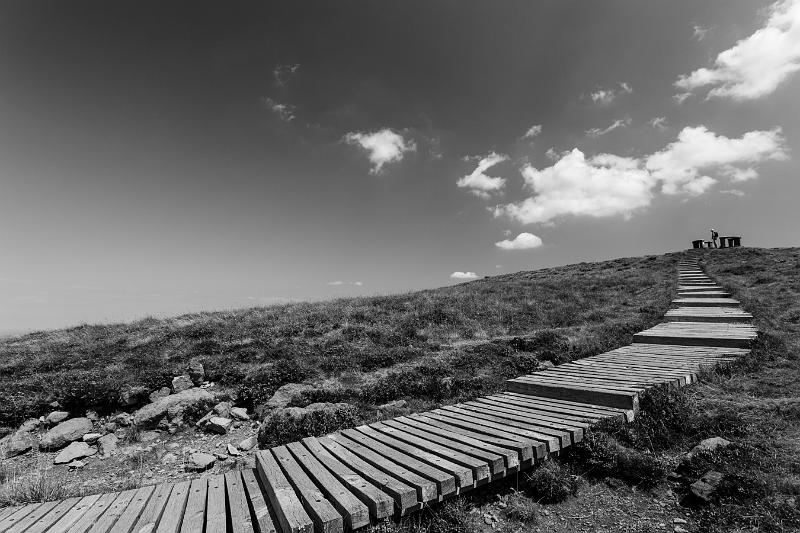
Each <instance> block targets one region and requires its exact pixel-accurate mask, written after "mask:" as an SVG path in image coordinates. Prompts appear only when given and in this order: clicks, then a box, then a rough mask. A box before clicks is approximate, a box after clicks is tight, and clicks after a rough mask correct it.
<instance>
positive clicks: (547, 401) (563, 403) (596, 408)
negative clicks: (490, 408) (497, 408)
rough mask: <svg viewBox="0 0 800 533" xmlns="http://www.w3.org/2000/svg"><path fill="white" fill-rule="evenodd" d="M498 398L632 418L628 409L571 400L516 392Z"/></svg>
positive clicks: (500, 394) (506, 393) (503, 394)
mask: <svg viewBox="0 0 800 533" xmlns="http://www.w3.org/2000/svg"><path fill="white" fill-rule="evenodd" d="M498 396H502V397H505V398H512V399H515V400H516V401H521V402H525V403H537V404H540V405H543V406H558V407H569V408H574V409H580V410H581V411H588V412H592V413H596V414H598V415H603V416H606V415H607V416H609V417H614V416H622V417H624V418H625V419H626V420H628V421H629V422H630V421H631V420H632V418H628V415H631V414H632V413H633V411H631V410H628V409H619V408H616V407H608V406H605V405H595V404H588V403H582V402H575V401H571V400H564V399H561V398H540V397H536V396H530V395H528V394H520V393H517V392H510V391H506V392H501V393H498Z"/></svg>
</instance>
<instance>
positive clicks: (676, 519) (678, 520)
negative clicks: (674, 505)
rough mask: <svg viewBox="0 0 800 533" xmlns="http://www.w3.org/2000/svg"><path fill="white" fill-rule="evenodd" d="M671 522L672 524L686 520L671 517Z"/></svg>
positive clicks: (683, 522)
mask: <svg viewBox="0 0 800 533" xmlns="http://www.w3.org/2000/svg"><path fill="white" fill-rule="evenodd" d="M672 523H673V524H685V523H686V520H684V519H683V518H673V519H672Z"/></svg>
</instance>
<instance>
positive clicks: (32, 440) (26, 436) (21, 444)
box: [0, 430, 37, 459]
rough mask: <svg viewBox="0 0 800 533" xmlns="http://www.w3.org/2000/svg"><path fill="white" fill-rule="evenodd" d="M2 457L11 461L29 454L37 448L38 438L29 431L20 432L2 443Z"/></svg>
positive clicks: (0, 447) (0, 448)
mask: <svg viewBox="0 0 800 533" xmlns="http://www.w3.org/2000/svg"><path fill="white" fill-rule="evenodd" d="M0 443H2V446H0V452H2V453H1V454H0V456H2V457H5V458H6V459H10V458H12V457H16V456H18V455H23V454H26V453H28V452H29V451H31V450H32V449H33V447H34V446H36V444H37V441H36V437H35V436H33V435H31V433H30V432H29V431H22V430H18V431H17V432H16V433H12V434H11V435H9V436H8V437H5V438H4V439H2V441H0Z"/></svg>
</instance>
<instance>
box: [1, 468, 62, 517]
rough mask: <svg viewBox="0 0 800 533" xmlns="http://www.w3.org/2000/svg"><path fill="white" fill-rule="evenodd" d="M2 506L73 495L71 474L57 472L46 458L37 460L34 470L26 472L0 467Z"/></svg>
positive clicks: (58, 498)
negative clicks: (1, 472)
mask: <svg viewBox="0 0 800 533" xmlns="http://www.w3.org/2000/svg"><path fill="white" fill-rule="evenodd" d="M0 471H3V472H4V473H3V474H0V507H7V506H11V505H25V504H28V503H37V502H45V501H52V500H60V499H64V498H68V497H70V496H73V494H72V492H71V491H70V489H69V488H68V487H69V474H67V473H66V472H64V471H60V472H57V471H56V470H55V469H53V468H52V466H49V465H47V464H46V463H45V461H44V460H40V461H38V462H37V465H36V468H35V469H34V470H26V471H25V472H20V471H17V470H16V469H11V468H10V467H8V466H2V467H0Z"/></svg>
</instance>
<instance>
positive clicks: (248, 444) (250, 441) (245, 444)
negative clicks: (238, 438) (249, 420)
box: [236, 437, 258, 452]
mask: <svg viewBox="0 0 800 533" xmlns="http://www.w3.org/2000/svg"><path fill="white" fill-rule="evenodd" d="M256 444H258V439H257V438H255V437H247V438H246V439H244V440H243V441H242V442H240V443H239V444H238V445H237V446H236V447H237V448H239V449H240V450H241V451H243V452H249V451H250V450H252V449H253V448H255V447H256Z"/></svg>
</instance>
